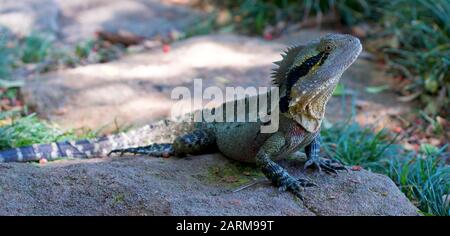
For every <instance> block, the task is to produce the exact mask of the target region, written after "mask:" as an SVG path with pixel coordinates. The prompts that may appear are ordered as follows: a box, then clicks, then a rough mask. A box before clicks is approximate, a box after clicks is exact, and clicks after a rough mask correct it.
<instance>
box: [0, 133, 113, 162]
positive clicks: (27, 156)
mask: <svg viewBox="0 0 450 236" xmlns="http://www.w3.org/2000/svg"><path fill="white" fill-rule="evenodd" d="M107 139H108V138H107V137H105V138H100V139H92V140H89V139H85V140H79V141H63V142H54V143H49V144H34V145H30V146H24V147H18V148H11V149H7V150H3V151H0V162H29V161H39V160H40V159H44V158H45V159H47V160H55V159H58V158H90V157H93V156H100V157H101V156H104V155H106V154H104V153H107V152H108V147H109V146H111V145H110V144H109V142H110V141H108V140H107Z"/></svg>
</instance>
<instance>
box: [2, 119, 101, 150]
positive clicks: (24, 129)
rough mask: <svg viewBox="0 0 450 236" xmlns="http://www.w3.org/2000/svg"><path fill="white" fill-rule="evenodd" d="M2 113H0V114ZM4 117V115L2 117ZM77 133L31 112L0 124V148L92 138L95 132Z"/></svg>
mask: <svg viewBox="0 0 450 236" xmlns="http://www.w3.org/2000/svg"><path fill="white" fill-rule="evenodd" d="M1 114H2V113H0V115H1ZM3 118H5V117H3ZM83 133H84V134H82V135H77V134H76V130H71V131H68V132H63V131H61V130H60V129H58V128H56V127H54V126H52V125H50V124H48V123H46V122H44V121H42V120H40V119H38V118H37V117H36V115H35V114H31V115H28V116H25V117H20V118H18V119H13V120H12V122H11V124H7V125H3V126H0V150H1V149H6V148H11V147H21V146H27V145H32V144H41V143H50V142H56V141H63V140H76V139H80V138H92V137H95V136H96V132H93V131H84V132H83Z"/></svg>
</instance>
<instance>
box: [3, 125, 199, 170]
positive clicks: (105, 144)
mask: <svg viewBox="0 0 450 236" xmlns="http://www.w3.org/2000/svg"><path fill="white" fill-rule="evenodd" d="M190 129H191V126H190V125H186V123H184V122H181V123H180V122H171V121H168V120H162V121H159V122H156V123H153V124H150V125H146V126H144V127H142V128H139V129H135V130H131V131H128V132H124V133H119V134H115V135H108V136H104V137H100V138H95V139H85V140H79V141H63V142H55V143H49V144H34V145H31V146H25V147H18V148H11V149H7V150H2V151H0V162H29V161H39V160H40V159H43V158H45V159H47V160H55V159H59V158H92V157H106V156H107V155H108V153H109V152H111V151H112V150H115V149H121V148H128V147H136V146H144V145H149V144H152V143H161V142H164V143H171V142H173V140H174V139H175V137H176V136H177V135H179V134H183V133H186V132H189V131H190Z"/></svg>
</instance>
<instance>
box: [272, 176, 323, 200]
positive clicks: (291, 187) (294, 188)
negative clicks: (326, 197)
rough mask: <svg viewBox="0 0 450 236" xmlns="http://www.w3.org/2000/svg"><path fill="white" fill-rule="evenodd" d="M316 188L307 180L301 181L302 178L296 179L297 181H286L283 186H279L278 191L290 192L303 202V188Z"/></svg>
mask: <svg viewBox="0 0 450 236" xmlns="http://www.w3.org/2000/svg"><path fill="white" fill-rule="evenodd" d="M314 186H317V185H316V184H315V183H313V182H311V181H310V180H308V179H303V178H298V179H294V178H292V179H289V180H288V181H286V182H285V183H284V184H282V185H281V186H279V188H278V189H279V190H280V191H286V190H288V191H290V192H292V193H293V194H294V195H295V196H297V197H298V198H300V200H302V201H303V194H302V192H303V188H305V187H314Z"/></svg>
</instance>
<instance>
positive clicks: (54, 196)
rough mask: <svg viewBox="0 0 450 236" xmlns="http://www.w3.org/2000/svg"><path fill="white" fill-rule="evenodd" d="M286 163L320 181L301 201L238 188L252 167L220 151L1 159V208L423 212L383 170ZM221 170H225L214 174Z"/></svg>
mask: <svg viewBox="0 0 450 236" xmlns="http://www.w3.org/2000/svg"><path fill="white" fill-rule="evenodd" d="M282 164H283V165H284V166H286V167H287V168H288V169H289V170H290V171H291V173H293V175H294V176H299V177H300V176H305V174H306V176H307V177H308V178H310V179H311V180H312V181H314V182H315V183H316V184H317V185H318V187H311V188H307V189H306V190H305V191H304V198H305V200H304V202H302V201H300V200H299V199H298V198H296V197H294V196H293V195H292V194H290V193H288V192H280V191H279V190H278V189H277V188H275V187H273V186H272V185H271V184H270V183H269V182H268V181H263V182H260V183H258V184H256V185H253V186H251V187H248V188H246V189H243V190H241V191H237V192H233V191H232V190H235V189H236V188H237V185H236V184H235V183H234V184H233V181H238V180H242V179H244V180H245V179H249V177H247V176H246V175H249V173H246V172H240V171H234V172H230V171H228V172H227V171H225V170H227V169H232V168H235V167H236V165H239V164H236V163H232V162H230V161H228V160H227V159H225V158H224V157H222V156H221V155H203V156H197V157H189V158H185V159H178V158H169V159H156V158H152V157H138V156H136V157H122V158H119V157H117V158H108V159H91V160H76V161H75V160H74V161H59V162H53V163H49V164H46V165H37V164H21V163H2V164H0V171H1V173H2V174H1V175H0V193H1V194H0V215H417V214H418V213H417V209H416V208H415V207H414V206H413V205H412V204H411V203H410V202H409V201H408V200H407V199H406V197H405V196H404V195H403V193H401V192H400V191H399V189H398V188H397V187H396V186H395V185H394V183H393V182H392V181H391V180H390V179H389V178H388V177H386V176H383V175H379V174H373V173H370V172H368V171H364V170H362V171H349V172H341V173H340V174H339V175H337V176H334V175H328V174H324V173H322V174H319V173H317V172H313V171H307V173H305V172H304V171H303V166H302V164H301V162H299V161H297V160H291V161H285V162H283V163H282ZM247 168H248V167H247ZM235 169H237V170H239V168H235ZM221 171H223V172H224V173H228V174H227V175H224V176H222V178H217V176H215V174H216V173H220V172H221ZM254 172H255V173H257V171H254ZM251 174H253V171H251ZM219 176H220V175H219ZM259 178H260V177H259ZM244 183H245V181H244V182H242V184H244Z"/></svg>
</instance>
